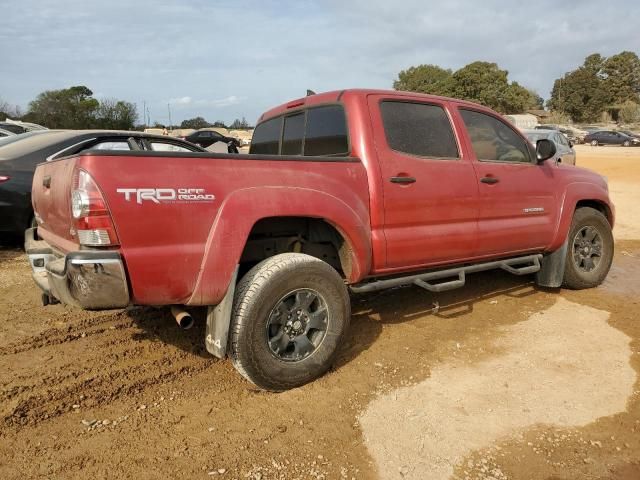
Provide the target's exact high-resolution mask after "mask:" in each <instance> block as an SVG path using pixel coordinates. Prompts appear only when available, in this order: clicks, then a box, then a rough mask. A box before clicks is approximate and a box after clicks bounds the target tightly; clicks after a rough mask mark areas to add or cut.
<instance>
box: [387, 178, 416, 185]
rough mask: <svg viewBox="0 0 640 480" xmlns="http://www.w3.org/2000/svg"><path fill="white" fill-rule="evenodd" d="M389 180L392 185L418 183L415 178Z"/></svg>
mask: <svg viewBox="0 0 640 480" xmlns="http://www.w3.org/2000/svg"><path fill="white" fill-rule="evenodd" d="M389 180H390V181H391V183H401V184H408V183H415V181H416V179H415V178H414V177H391V178H390V179H389Z"/></svg>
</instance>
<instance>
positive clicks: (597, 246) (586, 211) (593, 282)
mask: <svg viewBox="0 0 640 480" xmlns="http://www.w3.org/2000/svg"><path fill="white" fill-rule="evenodd" d="M612 260H613V235H612V233H611V225H609V221H608V220H607V218H606V217H605V216H604V215H603V214H602V213H601V212H599V211H598V210H596V209H594V208H590V207H583V208H579V209H577V210H576V212H575V213H574V215H573V222H572V223H571V229H570V230H569V248H568V249H567V261H566V264H565V271H564V281H563V284H562V285H563V286H564V287H567V288H572V289H576V290H578V289H583V288H592V287H596V286H598V285H600V284H601V283H602V282H603V281H604V279H605V277H606V276H607V274H608V273H609V269H610V268H611V262H612Z"/></svg>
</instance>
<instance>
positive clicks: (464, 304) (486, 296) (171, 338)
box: [127, 271, 545, 367]
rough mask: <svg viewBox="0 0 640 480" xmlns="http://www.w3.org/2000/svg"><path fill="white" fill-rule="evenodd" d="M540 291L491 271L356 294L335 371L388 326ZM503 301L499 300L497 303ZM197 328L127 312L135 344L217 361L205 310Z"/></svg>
mask: <svg viewBox="0 0 640 480" xmlns="http://www.w3.org/2000/svg"><path fill="white" fill-rule="evenodd" d="M539 291H545V290H544V289H540V288H539V287H537V286H535V285H534V283H533V276H531V275H528V276H524V277H517V276H513V275H510V274H508V273H506V272H500V271H493V272H483V273H477V274H474V275H470V276H468V277H467V285H466V286H465V287H464V288H460V289H458V290H452V291H448V292H442V293H438V294H435V293H431V292H428V291H426V290H423V289H421V288H419V287H415V286H409V287H399V288H394V289H390V290H383V291H381V292H375V293H368V294H360V295H352V296H351V303H352V312H353V313H352V316H351V326H350V329H349V334H348V336H347V338H346V339H345V342H344V344H343V347H342V350H341V352H340V354H339V356H338V359H337V361H336V363H335V367H339V366H341V365H345V364H347V363H349V362H350V361H351V360H353V359H354V358H356V357H357V356H358V355H360V354H361V353H362V352H363V351H366V350H368V349H369V348H370V347H371V345H372V344H373V343H374V342H375V341H376V340H377V339H378V337H379V336H380V334H381V332H382V329H383V327H384V326H385V325H393V324H401V323H405V322H412V321H415V320H417V319H422V318H425V317H432V318H438V319H442V320H443V321H456V322H462V323H464V322H465V317H470V316H471V315H472V314H473V312H474V306H475V305H476V304H477V303H479V302H483V301H489V302H491V301H496V300H495V299H499V298H500V297H511V298H518V299H522V298H526V297H529V296H531V295H534V294H535V293H537V292H539ZM497 301H499V300H497ZM189 311H190V313H191V314H192V315H193V317H194V319H195V324H194V326H193V328H191V329H189V330H181V329H180V328H179V327H178V325H177V324H176V322H175V320H174V318H173V316H172V315H171V313H170V312H169V309H168V308H160V309H158V308H152V307H136V308H132V309H130V310H129V311H128V312H127V313H128V316H129V317H130V318H131V319H132V320H133V322H134V324H135V325H136V326H137V327H138V328H139V329H140V330H139V331H138V332H135V333H134V334H133V335H132V337H133V339H134V340H136V341H152V342H164V343H167V344H171V345H174V346H175V347H177V348H180V349H181V350H184V351H185V352H189V353H191V354H193V355H197V356H199V357H203V358H207V359H214V358H215V357H213V356H212V355H210V354H209V353H208V352H207V351H206V349H205V346H204V337H205V323H206V309H205V308H192V309H189Z"/></svg>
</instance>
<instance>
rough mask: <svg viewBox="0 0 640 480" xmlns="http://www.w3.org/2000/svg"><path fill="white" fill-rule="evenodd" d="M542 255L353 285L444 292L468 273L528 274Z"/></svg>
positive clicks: (460, 283) (361, 290)
mask: <svg viewBox="0 0 640 480" xmlns="http://www.w3.org/2000/svg"><path fill="white" fill-rule="evenodd" d="M541 259H542V255H539V254H536V255H527V256H525V257H516V258H509V259H506V260H497V261H495V262H486V263H478V264H475V265H468V266H464V267H456V268H449V269H446V270H440V271H435V272H433V271H432V272H426V273H418V274H414V275H408V276H406V277H395V278H390V279H387V280H375V281H373V282H369V283H361V284H358V285H353V286H351V287H350V288H351V291H352V292H354V293H366V292H375V291H377V290H384V289H387V288H393V287H399V286H402V285H411V284H414V285H417V286H418V287H422V288H424V289H425V290H429V291H430V292H444V291H445V290H453V289H454V288H459V287H463V286H464V284H465V281H466V274H467V273H475V272H483V271H485V270H493V269H496V268H499V269H502V270H506V271H507V272H509V273H513V274H514V275H527V274H529V273H535V272H537V271H538V270H540V260H541ZM452 277H457V278H452ZM448 278H450V280H448V281H444V282H440V283H430V281H433V280H442V279H448Z"/></svg>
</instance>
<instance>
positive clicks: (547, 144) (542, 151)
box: [536, 138, 556, 163]
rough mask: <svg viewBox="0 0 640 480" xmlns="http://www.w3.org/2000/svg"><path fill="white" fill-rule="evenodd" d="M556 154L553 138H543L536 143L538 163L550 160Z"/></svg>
mask: <svg viewBox="0 0 640 480" xmlns="http://www.w3.org/2000/svg"><path fill="white" fill-rule="evenodd" d="M555 154H556V145H555V143H553V142H552V141H551V140H548V139H546V138H543V139H541V140H538V143H536V159H537V160H538V163H542V162H544V161H545V160H549V159H550V158H551V157H553V156H554V155H555Z"/></svg>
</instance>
